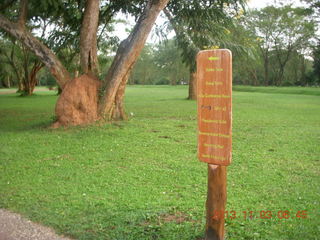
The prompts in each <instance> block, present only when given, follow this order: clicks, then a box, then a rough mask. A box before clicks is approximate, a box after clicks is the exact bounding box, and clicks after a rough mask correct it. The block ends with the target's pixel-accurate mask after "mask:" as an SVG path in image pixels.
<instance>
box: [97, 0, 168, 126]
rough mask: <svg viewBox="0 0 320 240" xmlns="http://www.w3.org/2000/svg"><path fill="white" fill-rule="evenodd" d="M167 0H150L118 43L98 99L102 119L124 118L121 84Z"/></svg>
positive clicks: (125, 79)
mask: <svg viewBox="0 0 320 240" xmlns="http://www.w3.org/2000/svg"><path fill="white" fill-rule="evenodd" d="M168 1H169V0H150V1H149V2H148V3H147V6H146V8H145V9H144V11H143V13H142V15H141V16H140V18H139V20H138V22H137V24H136V25H135V27H134V29H133V31H132V32H131V34H130V35H129V37H128V38H127V39H126V40H124V41H123V42H122V43H121V44H120V46H119V49H118V51H117V54H116V56H115V58H114V61H113V62H112V65H111V67H110V69H109V71H108V74H107V76H106V79H105V84H104V86H103V88H104V89H105V92H104V94H103V96H102V97H101V99H100V104H99V113H100V115H101V117H102V118H103V119H105V120H113V118H114V117H115V116H117V118H120V119H121V118H125V116H123V113H121V112H119V109H123V108H122V107H121V105H122V104H123V103H122V98H123V93H124V90H123V88H124V87H125V86H123V84H124V83H126V82H127V79H128V76H129V74H130V72H131V69H132V67H133V65H134V64H135V62H136V61H137V58H138V56H139V54H140V52H141V50H142V48H143V46H144V44H145V42H146V40H147V37H148V35H149V33H150V31H151V28H152V26H153V24H154V22H155V21H156V19H157V17H158V15H159V13H160V11H161V10H162V9H163V8H164V7H165V6H166V5H167V3H168ZM121 84H122V85H121ZM120 86H121V87H120ZM122 92H123V93H122ZM121 96H122V97H121ZM118 97H119V98H118ZM120 99H121V100H120ZM118 100H120V102H119V101H118Z"/></svg>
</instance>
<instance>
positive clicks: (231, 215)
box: [212, 210, 308, 220]
mask: <svg viewBox="0 0 320 240" xmlns="http://www.w3.org/2000/svg"><path fill="white" fill-rule="evenodd" d="M212 218H213V219H214V220H221V219H223V218H224V219H231V220H232V219H239V218H242V219H244V220H252V219H280V220H282V219H306V218H308V212H307V211H306V210H298V211H289V210H279V211H271V210H261V211H234V210H232V211H214V212H213V217H212Z"/></svg>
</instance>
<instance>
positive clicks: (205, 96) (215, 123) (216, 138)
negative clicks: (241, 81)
mask: <svg viewBox="0 0 320 240" xmlns="http://www.w3.org/2000/svg"><path fill="white" fill-rule="evenodd" d="M197 101H198V131H199V132H198V158H199V160H200V161H202V162H206V163H210V164H216V165H222V166H227V165H229V164H230V163H231V148H232V135H231V134H232V55H231V52H230V51H229V50H227V49H216V50H205V51H200V52H199V53H198V55H197Z"/></svg>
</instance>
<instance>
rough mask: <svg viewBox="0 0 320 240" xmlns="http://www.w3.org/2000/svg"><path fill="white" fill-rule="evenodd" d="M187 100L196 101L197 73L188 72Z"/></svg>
mask: <svg viewBox="0 0 320 240" xmlns="http://www.w3.org/2000/svg"><path fill="white" fill-rule="evenodd" d="M188 99H189V100H197V73H196V72H193V71H190V79H189V96H188Z"/></svg>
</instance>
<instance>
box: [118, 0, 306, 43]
mask: <svg viewBox="0 0 320 240" xmlns="http://www.w3.org/2000/svg"><path fill="white" fill-rule="evenodd" d="M279 3H285V4H290V3H292V4H293V5H294V6H303V5H304V4H303V3H302V2H301V1H300V0H249V1H248V7H249V8H257V9H260V8H264V7H266V6H270V5H273V6H275V5H278V4H279ZM122 17H123V16H122ZM128 20H129V22H130V24H131V25H132V26H133V25H134V24H135V22H134V19H133V18H131V17H129V18H128ZM164 21H165V19H164V18H163V17H158V19H157V22H156V24H159V25H161V24H162V23H163V22H164ZM125 28H128V26H126V25H125V24H118V25H117V27H116V31H115V34H114V35H117V36H118V37H119V38H120V40H123V39H125V38H127V36H128V33H127V32H126V31H125ZM173 36H174V33H171V34H170V35H169V36H168V38H172V37H173ZM156 41H157V40H156V37H155V36H154V34H153V33H150V35H149V38H148V40H147V42H149V43H154V42H156Z"/></svg>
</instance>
